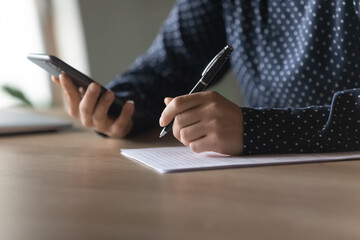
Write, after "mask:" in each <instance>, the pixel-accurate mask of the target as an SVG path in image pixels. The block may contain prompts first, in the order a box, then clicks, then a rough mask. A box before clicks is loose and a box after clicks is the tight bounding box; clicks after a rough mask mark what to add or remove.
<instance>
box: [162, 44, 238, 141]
mask: <svg viewBox="0 0 360 240" xmlns="http://www.w3.org/2000/svg"><path fill="white" fill-rule="evenodd" d="M233 51H234V49H233V48H232V47H231V46H230V45H226V47H225V48H224V49H222V50H221V51H220V52H219V53H218V54H217V55H216V56H215V57H214V58H213V59H212V60H211V61H210V63H209V64H208V65H207V66H206V68H205V70H204V71H203V73H202V74H201V79H200V80H199V81H198V82H197V83H196V85H195V87H194V88H193V89H192V90H191V91H190V93H189V94H192V93H196V92H201V91H202V90H204V89H205V88H206V87H207V85H209V83H210V81H211V80H212V79H213V78H214V76H215V75H216V74H217V73H218V72H219V70H220V69H221V67H222V66H223V65H224V63H225V62H226V60H227V59H228V58H229V56H230V54H231V53H232V52H233ZM173 123H174V119H173V120H172V121H171V123H169V124H168V125H167V126H166V127H164V128H163V130H162V131H161V133H160V138H161V137H163V136H165V135H166V134H167V133H168V132H170V130H171V128H172V125H173Z"/></svg>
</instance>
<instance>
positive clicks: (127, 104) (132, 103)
mask: <svg viewBox="0 0 360 240" xmlns="http://www.w3.org/2000/svg"><path fill="white" fill-rule="evenodd" d="M134 104H135V102H134V101H133V100H127V101H126V105H125V107H126V109H130V107H131V105H134Z"/></svg>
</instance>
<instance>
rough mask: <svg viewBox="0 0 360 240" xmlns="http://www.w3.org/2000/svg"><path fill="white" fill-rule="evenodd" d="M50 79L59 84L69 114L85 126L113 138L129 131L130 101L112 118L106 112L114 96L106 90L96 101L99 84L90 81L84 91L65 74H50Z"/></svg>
mask: <svg viewBox="0 0 360 240" xmlns="http://www.w3.org/2000/svg"><path fill="white" fill-rule="evenodd" d="M51 79H52V81H53V82H54V83H56V84H57V85H59V86H61V89H62V91H63V95H64V99H65V102H66V105H67V107H68V113H69V115H70V116H72V117H74V118H78V119H80V121H81V123H82V124H83V125H84V126H85V127H89V128H93V129H94V130H96V131H98V132H101V133H104V134H106V135H108V136H109V137H114V138H121V137H125V136H126V135H127V134H128V133H129V132H130V130H131V128H132V125H133V122H132V115H133V113H134V103H133V102H132V101H127V102H126V103H125V105H124V106H123V108H122V111H121V114H120V116H119V117H118V118H117V119H112V118H109V116H108V115H107V112H108V110H109V107H110V105H111V103H112V102H113V100H114V97H115V96H114V93H113V92H111V91H108V92H106V93H105V94H104V95H103V96H102V97H101V98H100V99H99V101H98V102H97V99H98V97H99V95H100V86H99V85H97V84H96V83H91V84H90V85H89V87H88V88H87V90H86V91H84V90H83V89H78V88H76V87H75V85H74V84H73V83H72V81H71V79H70V78H69V77H68V76H66V74H61V75H60V76H59V78H57V77H54V76H52V78H51Z"/></svg>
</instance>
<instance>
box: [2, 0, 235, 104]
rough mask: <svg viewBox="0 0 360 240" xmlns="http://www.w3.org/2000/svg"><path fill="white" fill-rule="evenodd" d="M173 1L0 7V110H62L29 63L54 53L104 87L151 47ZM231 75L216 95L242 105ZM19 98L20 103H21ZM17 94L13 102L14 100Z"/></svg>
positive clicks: (18, 1) (55, 1)
mask: <svg viewBox="0 0 360 240" xmlns="http://www.w3.org/2000/svg"><path fill="white" fill-rule="evenodd" d="M173 4H174V1H172V0H152V1H148V0H11V1H1V2H0V31H1V35H0V66H1V71H0V108H7V107H12V106H18V105H21V104H24V99H27V100H28V101H29V102H30V103H31V104H32V105H33V106H34V107H35V108H49V107H53V106H62V105H63V101H62V96H61V92H60V90H59V89H58V88H57V86H55V85H54V84H52V83H51V81H50V77H49V75H48V74H47V73H46V72H45V71H43V70H42V69H40V68H39V67H37V66H36V65H34V64H33V63H31V62H30V61H29V60H27V58H26V56H27V54H29V53H48V54H53V55H56V56H58V57H59V58H61V59H62V60H64V61H65V62H67V63H69V64H70V65H72V66H73V67H75V68H77V69H79V70H80V71H82V72H84V73H85V74H87V75H89V76H91V77H92V78H93V79H94V80H96V81H98V82H99V83H101V84H103V85H106V84H107V83H108V82H109V81H111V80H112V79H113V78H114V77H115V76H116V75H117V74H119V73H122V72H124V71H125V70H126V69H127V68H128V67H129V65H130V64H131V63H132V62H133V61H134V60H135V58H136V57H137V56H138V55H140V54H142V53H144V52H145V51H146V50H147V48H148V47H149V46H150V44H151V43H152V41H153V39H154V37H155V36H156V34H157V32H158V30H159V28H160V27H161V24H162V22H163V21H164V20H165V18H166V17H167V15H168V13H169V11H170V9H171V7H172V5H173ZM237 88H238V86H237V85H236V83H235V81H234V77H233V75H232V73H229V74H228V75H227V76H226V78H225V80H224V81H222V82H221V84H219V85H217V86H215V90H217V91H219V92H220V93H222V94H223V95H225V96H226V97H227V98H229V99H230V100H232V101H234V102H236V103H238V104H240V103H241V97H240V96H239V95H238V91H237ZM19 94H20V99H21V98H23V100H19ZM13 95H16V96H17V97H14V96H13Z"/></svg>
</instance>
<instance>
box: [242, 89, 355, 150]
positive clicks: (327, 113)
mask: <svg viewBox="0 0 360 240" xmlns="http://www.w3.org/2000/svg"><path fill="white" fill-rule="evenodd" d="M243 116H244V153H243V154H244V155H247V154H265V153H309V152H331V151H353V150H359V149H360V145H359V141H360V135H359V128H360V89H352V90H346V91H341V92H337V93H336V94H335V95H334V97H333V99H332V103H331V105H329V106H310V107H307V108H302V109H295V108H286V109H264V108H243Z"/></svg>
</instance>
